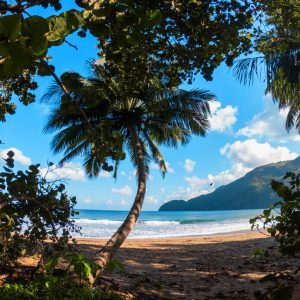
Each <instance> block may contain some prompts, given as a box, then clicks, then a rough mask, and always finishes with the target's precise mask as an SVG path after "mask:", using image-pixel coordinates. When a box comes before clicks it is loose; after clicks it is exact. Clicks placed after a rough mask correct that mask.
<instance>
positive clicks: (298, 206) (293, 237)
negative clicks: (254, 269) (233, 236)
mask: <svg viewBox="0 0 300 300" xmlns="http://www.w3.org/2000/svg"><path fill="white" fill-rule="evenodd" d="M283 179H284V182H279V181H275V180H273V181H272V183H271V186H272V189H273V190H274V191H275V192H276V193H277V195H278V196H279V197H280V198H282V200H280V201H277V202H276V203H274V204H273V205H272V206H271V208H269V209H265V210H264V211H263V214H262V215H259V216H256V217H255V218H253V219H251V220H250V223H251V224H252V229H253V228H255V227H256V228H258V229H259V227H260V224H261V223H262V226H263V228H264V229H266V230H267V231H268V232H269V233H270V234H271V236H272V237H274V238H275V239H276V241H278V242H279V244H280V248H279V249H280V252H281V253H283V254H288V255H292V256H295V255H296V254H297V253H299V252H300V174H295V173H292V172H288V173H287V174H286V175H285V176H284V177H283Z"/></svg>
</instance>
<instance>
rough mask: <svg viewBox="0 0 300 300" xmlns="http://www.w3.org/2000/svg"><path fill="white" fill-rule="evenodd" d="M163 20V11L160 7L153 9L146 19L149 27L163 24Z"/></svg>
mask: <svg viewBox="0 0 300 300" xmlns="http://www.w3.org/2000/svg"><path fill="white" fill-rule="evenodd" d="M161 22H162V13H161V11H160V9H159V8H157V9H154V10H151V11H150V13H149V15H148V19H147V20H146V24H147V26H148V27H154V26H156V25H159V24H161Z"/></svg>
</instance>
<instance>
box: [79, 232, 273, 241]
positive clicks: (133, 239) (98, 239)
mask: <svg viewBox="0 0 300 300" xmlns="http://www.w3.org/2000/svg"><path fill="white" fill-rule="evenodd" d="M243 234H250V235H252V234H260V235H261V236H262V237H264V238H268V237H271V236H267V235H264V234H263V233H261V232H259V231H257V230H251V229H244V230H236V231H228V232H220V233H209V234H202V235H199V234H195V235H180V236H160V237H140V238H136V237H130V236H129V237H128V238H127V239H126V241H152V240H153V241H156V240H176V239H185V238H187V239H191V238H196V239H197V238H209V237H222V236H236V235H243ZM73 238H75V239H76V240H77V241H81V240H82V241H88V240H91V241H100V242H101V241H102V242H104V241H107V240H108V239H109V238H110V237H107V238H102V237H100V238H98V237H84V236H79V237H77V236H73Z"/></svg>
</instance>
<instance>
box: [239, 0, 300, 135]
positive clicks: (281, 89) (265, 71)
mask: <svg viewBox="0 0 300 300" xmlns="http://www.w3.org/2000/svg"><path fill="white" fill-rule="evenodd" d="M263 9H264V12H265V15H264V18H265V19H264V20H263V21H264V22H263V25H266V26H265V27H266V28H267V31H266V32H263V31H262V30H265V27H262V28H260V27H259V28H258V30H257V32H258V33H257V36H256V38H255V41H254V43H255V46H254V50H255V51H257V52H259V53H261V54H262V56H258V57H253V58H245V59H242V60H240V61H238V62H237V63H236V64H235V67H234V74H235V76H236V77H237V78H238V80H239V81H240V82H243V83H244V84H247V83H253V80H254V77H255V76H257V77H258V78H260V79H263V80H265V81H266V84H267V87H266V93H269V94H271V95H272V97H273V99H274V101H277V102H278V103H279V108H286V107H288V108H289V113H288V116H287V120H286V129H287V130H288V131H289V130H290V129H291V128H292V127H294V126H295V127H296V128H297V129H298V132H299V133H300V31H299V26H300V17H299V12H300V4H299V1H297V0H289V1H281V0H270V1H269V0H267V1H265V3H264V6H263Z"/></svg>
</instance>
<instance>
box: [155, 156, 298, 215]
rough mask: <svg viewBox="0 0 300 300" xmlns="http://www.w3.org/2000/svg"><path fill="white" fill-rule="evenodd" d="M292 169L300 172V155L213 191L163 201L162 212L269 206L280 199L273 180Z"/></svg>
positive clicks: (256, 169) (259, 168)
mask: <svg viewBox="0 0 300 300" xmlns="http://www.w3.org/2000/svg"><path fill="white" fill-rule="evenodd" d="M289 171H291V172H300V157H298V158H296V159H294V160H289V161H283V162H278V163H273V164H269V165H265V166H261V167H258V168H255V169H253V170H252V171H251V172H249V173H247V174H246V175H245V176H244V177H242V178H240V179H237V180H235V181H233V182H231V183H229V184H227V185H223V186H220V187H219V188H217V189H216V190H215V191H214V192H212V193H210V194H206V195H202V196H199V197H196V198H193V199H190V200H188V201H184V200H172V201H169V202H167V203H165V204H163V205H162V206H161V207H160V208H159V211H179V210H181V211H184V210H185V211H186V210H230V209H255V208H266V207H269V206H270V205H271V204H272V203H274V202H275V201H276V200H277V196H276V194H275V193H274V192H273V190H272V189H271V186H270V183H271V180H272V179H275V180H281V179H282V177H283V176H284V175H285V174H286V172H289Z"/></svg>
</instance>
